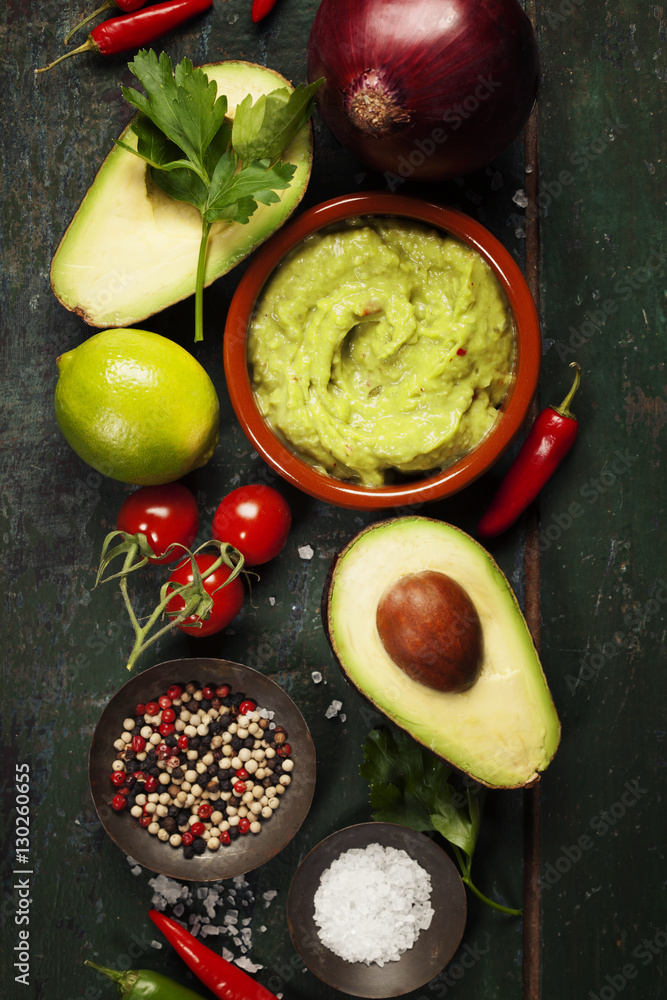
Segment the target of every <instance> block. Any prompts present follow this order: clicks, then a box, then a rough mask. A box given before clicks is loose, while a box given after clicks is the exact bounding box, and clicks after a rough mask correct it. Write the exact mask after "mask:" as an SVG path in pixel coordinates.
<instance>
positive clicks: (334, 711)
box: [324, 698, 343, 719]
mask: <svg viewBox="0 0 667 1000" xmlns="http://www.w3.org/2000/svg"><path fill="white" fill-rule="evenodd" d="M342 707H343V702H342V701H338V699H337V698H334V700H333V701H332V702H331V704H330V705H329V707H328V708H327V710H326V712H325V713H324V715H325V717H326V718H327V719H333V718H334V716H336V715H338V713H339V712H340V710H341V708H342Z"/></svg>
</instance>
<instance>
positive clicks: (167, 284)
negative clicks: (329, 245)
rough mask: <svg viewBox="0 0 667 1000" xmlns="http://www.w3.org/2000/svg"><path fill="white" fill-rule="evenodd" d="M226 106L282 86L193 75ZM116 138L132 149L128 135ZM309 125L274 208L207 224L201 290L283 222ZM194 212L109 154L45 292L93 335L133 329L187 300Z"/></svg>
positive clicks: (303, 179)
mask: <svg viewBox="0 0 667 1000" xmlns="http://www.w3.org/2000/svg"><path fill="white" fill-rule="evenodd" d="M202 69H203V70H204V71H205V72H206V74H207V75H208V77H209V79H210V80H215V81H216V83H217V85H218V94H225V95H226V97H227V100H228V115H229V117H230V118H232V117H233V114H234V110H235V108H236V106H237V105H238V104H239V103H240V102H241V101H242V100H243V98H244V97H245V96H246V95H247V94H251V95H252V98H253V100H256V99H257V98H258V97H260V96H261V95H262V94H266V93H270V92H271V91H273V90H278V89H279V88H282V87H288V88H289V89H290V90H291V89H292V88H291V85H290V84H289V83H288V81H287V80H285V79H284V78H283V77H282V76H281V75H280V74H279V73H276V72H275V71H274V70H272V69H267V67H265V66H258V65H256V64H254V63H248V62H241V61H229V62H221V63H213V64H210V65H205V66H202ZM121 138H122V139H123V141H124V142H126V143H128V145H134V146H135V147H136V142H137V137H136V135H135V134H134V133H133V132H132V131H131V129H130V126H129V125H128V127H127V128H126V129H125V131H124V132H123V133H122V135H121ZM312 152H313V149H312V130H311V128H310V125H309V124H306V125H304V126H303V128H302V129H301V130H300V132H299V133H298V134H297V135H296V136H295V138H294V139H293V141H292V142H291V143H290V145H289V146H288V147H287V149H286V150H285V152H284V153H283V156H282V159H283V160H284V161H285V162H290V163H293V164H294V165H295V166H296V168H297V169H296V172H295V174H294V177H293V178H292V181H291V183H290V186H289V187H288V188H286V189H285V190H284V191H282V192H279V194H280V200H279V201H278V202H277V203H275V204H273V205H259V206H258V208H257V211H256V212H255V213H254V215H253V216H252V217H251V218H250V221H249V222H248V223H247V224H245V225H241V224H239V223H228V222H225V221H219V222H215V223H214V224H213V227H212V229H211V235H210V238H209V244H208V251H207V257H206V275H205V283H206V284H207V285H209V284H210V283H211V282H212V281H215V279H216V278H219V277H221V275H223V274H226V273H227V271H229V270H231V268H233V267H234V266H235V265H236V264H238V263H239V262H240V261H241V260H243V258H244V257H246V256H247V255H248V254H249V253H251V252H252V250H254V249H255V247H257V246H258V245H259V244H260V243H262V242H264V240H266V239H267V238H268V237H269V236H270V235H271V233H272V232H274V230H276V229H278V228H279V227H280V226H281V225H282V224H283V223H284V222H286V221H287V219H288V218H289V216H290V215H291V214H292V212H293V211H294V209H295V208H296V207H297V205H298V204H299V202H300V201H301V199H302V198H303V196H304V194H305V192H306V188H307V186H308V181H309V179H310V171H311V166H312ZM201 225H202V223H201V216H200V214H199V212H198V211H197V209H196V208H194V206H192V205H188V204H186V203H185V202H179V201H176V200H175V199H173V198H170V197H169V196H168V195H166V194H164V193H163V192H162V191H161V190H160V189H159V188H158V187H157V185H156V184H154V183H153V182H152V180H151V177H150V172H149V168H148V167H147V165H146V164H145V163H144V162H143V161H142V160H140V159H139V157H137V156H134V155H133V154H132V153H130V152H128V151H127V150H125V149H122V148H121V147H120V146H114V148H113V150H112V151H111V152H110V153H109V155H108V156H107V158H106V159H105V161H104V163H103V164H102V166H101V168H100V170H99V172H98V174H97V176H96V178H95V180H94V181H93V184H92V186H91V187H90V188H89V190H88V192H87V194H86V195H85V197H84V199H83V201H82V203H81V205H80V206H79V209H78V211H77V213H76V215H75V216H74V218H73V220H72V222H71V223H70V225H69V227H68V229H67V231H66V233H65V235H64V236H63V238H62V241H61V243H60V246H59V247H58V249H57V251H56V253H55V256H54V258H53V261H52V263H51V287H52V289H53V291H54V294H55V295H56V297H57V298H58V299H59V300H60V302H61V303H62V304H63V305H64V306H65V307H66V308H67V309H69V310H71V311H72V312H75V313H77V314H78V315H79V316H81V318H82V319H83V320H85V322H86V323H88V324H90V325H91V326H95V327H123V326H134V325H135V324H136V323H138V322H140V321H141V320H143V319H146V318H147V317H148V316H152V315H153V314H154V313H156V312H159V311H161V310H162V309H165V308H166V307H167V306H170V305H173V304H174V303H175V302H179V301H181V300H182V299H185V298H187V297H188V296H189V295H192V294H193V293H194V290H195V278H196V271H197V257H198V253H199V244H200V241H201Z"/></svg>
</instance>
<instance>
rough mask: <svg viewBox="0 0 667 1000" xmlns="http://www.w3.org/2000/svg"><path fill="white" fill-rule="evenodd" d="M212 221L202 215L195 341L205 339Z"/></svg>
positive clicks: (196, 286)
mask: <svg viewBox="0 0 667 1000" xmlns="http://www.w3.org/2000/svg"><path fill="white" fill-rule="evenodd" d="M210 232H211V223H210V222H208V221H207V220H206V219H204V218H203V217H202V227H201V243H200V244H199V257H198V259H197V283H196V285H195V341H200V340H203V339H204V279H205V276H206V251H207V249H208V237H209V233H210Z"/></svg>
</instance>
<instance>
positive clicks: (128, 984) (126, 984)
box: [84, 959, 138, 997]
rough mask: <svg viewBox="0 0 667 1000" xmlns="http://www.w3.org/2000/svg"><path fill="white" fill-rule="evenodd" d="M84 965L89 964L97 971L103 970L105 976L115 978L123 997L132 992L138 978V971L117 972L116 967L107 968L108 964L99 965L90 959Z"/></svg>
mask: <svg viewBox="0 0 667 1000" xmlns="http://www.w3.org/2000/svg"><path fill="white" fill-rule="evenodd" d="M84 965H89V966H90V967H91V969H95V970H96V971H97V972H101V973H102V975H103V976H108V977H109V979H113V981H114V982H115V984H116V988H117V989H118V992H119V993H120V995H121V996H122V997H123V996H126V995H127V994H128V993H129V992H130V990H131V989H132V987H133V986H134V984H135V983H136V981H137V979H138V976H137V973H136V972H133V971H130V972H117V971H116V970H115V969H107V968H106V966H104V965H97V963H96V962H90V961H89V960H88V959H86V961H85V962H84Z"/></svg>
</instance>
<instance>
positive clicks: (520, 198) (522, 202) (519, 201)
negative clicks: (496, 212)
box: [512, 188, 528, 208]
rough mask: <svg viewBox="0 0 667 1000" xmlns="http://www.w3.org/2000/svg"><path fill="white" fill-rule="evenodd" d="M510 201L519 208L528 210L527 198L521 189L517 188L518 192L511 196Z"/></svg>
mask: <svg viewBox="0 0 667 1000" xmlns="http://www.w3.org/2000/svg"><path fill="white" fill-rule="evenodd" d="M512 201H513V202H514V204H515V205H518V206H519V208H528V197H527V195H526V192H525V191H524V190H523V188H519V190H518V191H517V192H515V194H513V195H512Z"/></svg>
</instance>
